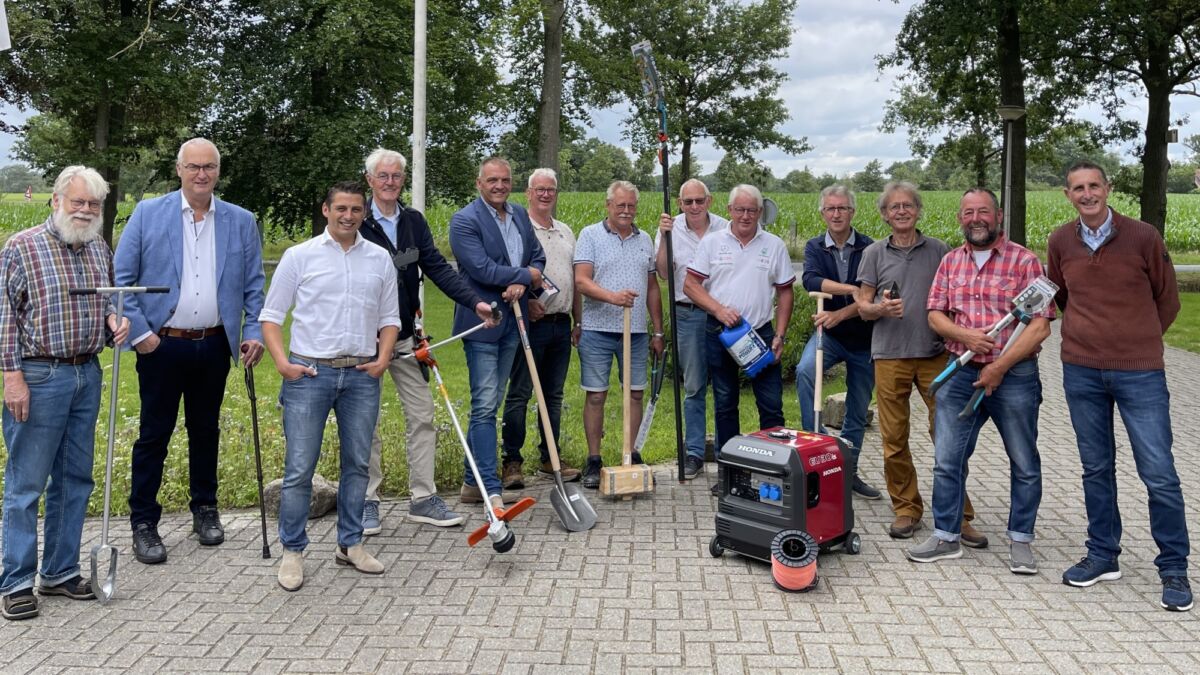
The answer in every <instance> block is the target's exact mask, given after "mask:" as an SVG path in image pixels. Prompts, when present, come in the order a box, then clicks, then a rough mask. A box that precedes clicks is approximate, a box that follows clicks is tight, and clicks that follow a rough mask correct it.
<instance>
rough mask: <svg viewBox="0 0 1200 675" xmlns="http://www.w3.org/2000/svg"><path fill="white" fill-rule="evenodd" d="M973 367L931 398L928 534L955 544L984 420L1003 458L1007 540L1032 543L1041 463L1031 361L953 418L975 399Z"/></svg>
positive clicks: (1038, 401)
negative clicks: (930, 523)
mask: <svg viewBox="0 0 1200 675" xmlns="http://www.w3.org/2000/svg"><path fill="white" fill-rule="evenodd" d="M979 370H980V369H979V367H977V366H974V365H972V364H969V363H968V364H967V365H966V366H963V367H962V368H961V369H959V371H958V372H957V373H955V374H954V375H953V376H952V377H951V378H950V380H949V381H948V382H946V384H944V385H942V388H941V389H938V392H937V414H936V416H935V417H934V425H933V426H934V432H933V459H934V465H933V527H934V530H933V534H934V535H935V536H937V537H938V538H939V539H943V540H945V541H958V539H959V537H960V536H961V534H962V522H963V513H964V508H965V502H966V497H967V488H966V485H967V474H968V470H967V462H968V460H970V459H971V455H972V454H974V453H975V442H976V441H977V440H978V439H979V430H980V429H982V428H983V424H984V422H987V421H988V419H989V418H990V419H991V420H992V422H993V423H995V425H996V429H997V430H998V431H999V432H1000V438H1001V439H1002V440H1003V441H1004V451H1005V452H1006V453H1008V469H1009V476H1010V477H1009V500H1010V504H1009V509H1008V538H1009V539H1011V540H1012V541H1016V542H1031V541H1033V526H1034V523H1035V522H1036V521H1037V512H1038V506H1039V505H1040V504H1041V503H1042V460H1041V456H1040V455H1039V454H1038V449H1037V436H1038V431H1037V424H1038V408H1039V407H1040V406H1041V405H1042V381H1041V379H1040V378H1039V377H1038V365H1037V359H1028V360H1025V361H1021V362H1019V363H1017V364H1016V365H1014V366H1013V367H1012V368H1010V369H1009V371H1008V372H1007V373H1005V374H1004V379H1003V380H1002V381H1001V382H1000V386H999V387H996V389H995V390H993V391H992V395H991V396H984V397H983V401H981V402H980V404H979V408H978V409H977V410H976V411H975V414H974V415H972V416H970V417H968V418H967V419H965V420H960V419H958V413H959V412H961V411H962V409H963V408H964V407H965V406H966V405H967V402H968V401H969V400H970V399H971V396H972V395H973V394H974V393H975V387H973V386H972V383H974V382H975V381H976V380H978V379H979Z"/></svg>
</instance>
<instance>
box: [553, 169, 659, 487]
mask: <svg viewBox="0 0 1200 675" xmlns="http://www.w3.org/2000/svg"><path fill="white" fill-rule="evenodd" d="M637 204H638V189H637V186H635V185H634V184H633V183H630V182H629V181H623V180H619V181H614V182H613V183H612V184H611V185H609V186H608V191H607V192H606V193H605V199H604V208H605V210H606V211H607V212H608V217H607V218H605V219H604V220H602V221H600V222H598V223H596V224H594V225H588V226H587V227H585V228H583V231H582V232H580V233H579V243H578V244H577V245H576V247H575V286H576V287H577V288H578V289H579V293H580V294H582V295H583V332H582V333H581V334H580V336H579V345H578V346H579V371H580V373H579V374H580V377H579V379H580V385H581V386H582V387H583V390H584V392H585V394H586V396H585V399H584V404H583V433H584V435H585V436H586V437H587V444H588V459H587V466H586V467H584V470H583V486H584V487H587V488H597V487H599V486H600V469H601V468H602V467H603V461H602V460H601V459H600V440H601V438H603V436H604V402H605V400H607V398H608V381H609V372H610V371H611V369H612V363H613V359H614V358H617V359H618V361H620V360H621V359H623V356H622V352H623V351H624V350H623V349H622V343H623V340H622V336H623V334H624V332H625V317H624V315H625V310H624V308H625V307H629V308H631V309H632V310H633V312H632V313H633V317H632V319H631V328H630V331H631V332H632V333H633V336H632V345H633V347H632V357H631V358H632V359H633V362H632V363H631V364H629V370H630V382H629V388H630V389H631V390H632V396H633V405H632V413H631V416H632V419H630V420H629V424H630V425H631V426H632V428H634V429H637V428H638V426H640V425H641V423H642V396H643V393H644V391H645V389H646V354H647V347H649V348H650V349H653V350H654V351H655V353H656V354H662V353H663V349H664V348H665V347H666V343H664V342H663V332H662V330H663V323H662V296H661V295H660V294H659V289H658V279H657V278H655V269H654V246H653V243H652V242H651V241H650V235H648V234H646V233H645V232H642V231H641V230H640V229H639V228H638V227H637V225H635V224H634V217H635V216H636V215H637ZM647 318H649V319H650V321H651V322H652V323H653V325H654V334H653V336H652V338H651V339H647V337H650V336H647V335H646V319H647ZM622 367H623V364H622ZM618 372H623V371H618ZM633 463H634V464H641V463H642V458H641V456H640V453H634V458H633Z"/></svg>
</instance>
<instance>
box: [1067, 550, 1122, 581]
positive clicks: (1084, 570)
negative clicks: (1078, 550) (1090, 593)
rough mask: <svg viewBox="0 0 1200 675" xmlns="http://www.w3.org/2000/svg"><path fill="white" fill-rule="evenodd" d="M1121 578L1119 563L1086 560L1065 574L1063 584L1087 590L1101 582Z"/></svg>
mask: <svg viewBox="0 0 1200 675" xmlns="http://www.w3.org/2000/svg"><path fill="white" fill-rule="evenodd" d="M1120 578H1121V567H1120V566H1119V565H1117V561H1115V560H1113V561H1107V560H1097V559H1095V558H1090V557H1087V558H1084V559H1083V560H1080V561H1079V562H1077V563H1075V566H1074V567H1072V568H1071V569H1069V570H1067V571H1066V572H1063V576H1062V580H1063V583H1064V584H1066V585H1068V586H1077V587H1079V588H1087V587H1088V586H1091V585H1093V584H1095V583H1097V582H1100V581H1116V580H1117V579H1120Z"/></svg>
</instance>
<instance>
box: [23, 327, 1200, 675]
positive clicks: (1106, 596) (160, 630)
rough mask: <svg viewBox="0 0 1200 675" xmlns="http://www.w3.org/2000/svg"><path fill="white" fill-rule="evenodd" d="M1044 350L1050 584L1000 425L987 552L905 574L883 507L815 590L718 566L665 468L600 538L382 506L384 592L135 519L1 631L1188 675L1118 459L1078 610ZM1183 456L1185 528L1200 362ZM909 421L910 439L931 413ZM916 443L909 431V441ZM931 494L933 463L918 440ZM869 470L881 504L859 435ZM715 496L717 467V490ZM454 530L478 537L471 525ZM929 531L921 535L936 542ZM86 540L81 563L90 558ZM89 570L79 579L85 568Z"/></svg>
mask: <svg viewBox="0 0 1200 675" xmlns="http://www.w3.org/2000/svg"><path fill="white" fill-rule="evenodd" d="M1057 357H1058V347H1057V335H1055V336H1052V337H1051V339H1050V341H1049V342H1048V348H1047V349H1046V351H1045V353H1044V354H1043V357H1042V381H1043V386H1044V396H1045V403H1044V404H1043V406H1042V409H1041V439H1040V448H1041V453H1042V466H1043V471H1044V497H1043V501H1042V507H1041V511H1040V513H1039V519H1038V528H1037V531H1038V540H1037V542H1036V551H1037V556H1038V559H1039V563H1040V566H1041V573H1040V574H1039V575H1037V576H1033V577H1019V576H1015V575H1013V574H1010V573H1009V571H1008V567H1007V541H1006V539H1005V537H1004V529H1005V527H1004V526H1005V521H1006V518H1007V508H1008V501H1009V500H1008V465H1007V461H1006V457H1005V455H1004V451H1003V448H1002V446H1001V445H1000V443H999V440H998V436H997V435H996V433H995V431H994V428H993V427H991V426H990V425H989V426H988V427H986V428H985V432H984V433H983V435H982V436H981V438H980V444H979V448H978V450H977V452H976V454H975V457H974V460H973V462H972V465H971V469H972V471H971V478H970V483H969V490H970V494H971V496H972V499H973V500H974V503H975V505H976V509H977V510H978V512H979V517H978V520H977V521H976V522H977V524H978V525H979V527H980V529H982V530H983V531H984V532H985V533H986V534H987V535H988V536H989V537H990V538H991V547H990V548H988V549H987V550H982V551H976V550H969V549H968V550H967V551H966V553H965V555H964V556H963V557H962V558H961V559H958V560H952V561H946V562H942V563H938V564H933V565H916V564H914V563H911V562H909V561H908V560H906V559H905V557H904V549H905V547H906V546H908V545H910V542H898V541H893V540H892V539H890V538H888V536H887V534H886V531H887V526H888V524H889V523H890V522H891V509H890V507H889V505H888V502H887V500H886V499H885V500H881V501H876V502H866V501H861V500H856V502H855V509H856V519H857V526H856V531H859V532H861V533H862V538H863V550H862V554H861V555H859V556H849V555H845V554H837V553H832V554H826V555H822V556H821V558H820V561H819V568H820V583H819V587H818V588H817V589H816V590H814V591H812V592H810V593H806V594H794V595H793V594H784V593H781V592H779V591H778V590H776V588H775V587H774V586H773V585H772V583H771V577H770V569H769V567H768V566H767V565H765V564H762V563H757V562H753V561H748V560H745V559H742V558H739V557H737V556H734V555H730V554H726V555H725V556H724V557H723V558H719V559H714V558H712V557H710V556H709V554H708V541H709V538H710V536H711V535H712V531H713V510H714V507H715V500H714V499H713V498H712V497H710V496H709V490H708V487H709V483H708V482H707V481H696V482H693V483H689V484H686V485H680V484H678V483H677V482H676V481H675V479H674V475H673V468H672V467H666V466H664V467H659V469H658V470H657V472H656V473H657V476H658V489H657V492H656V493H655V494H654V495H653V497H650V498H637V499H635V500H633V501H629V502H621V503H612V502H607V501H604V500H603V499H602V498H601V497H600V496H599V495H595V493H589V499H590V500H591V501H592V503H593V504H594V505H595V506H596V510H597V511H598V513H599V522H598V524H597V525H596V527H595V529H593V530H591V531H590V532H587V533H576V534H567V533H566V532H564V531H563V530H562V529H561V527H560V526H559V524H558V522H557V518H556V517H555V515H554V511H553V509H552V508H551V507H550V505H549V503H548V502H549V489H550V484H549V483H548V482H544V481H543V482H539V483H537V484H535V486H534V487H533V488H532V489H531V490H530V491H529V492H530V493H531V494H532V495H533V496H535V497H537V498H538V499H539V500H540V501H539V504H538V505H537V506H536V507H534V508H533V509H532V510H530V511H529V512H527V513H526V514H525V515H523V516H521V517H520V518H519V519H518V520H517V522H516V523H515V524H514V531H515V532H516V535H517V544H516V547H515V548H514V549H513V550H512V552H510V553H507V554H496V553H494V552H493V551H492V550H491V548H490V547H489V546H488V545H487V543H486V542H485V543H483V544H481V545H480V547H479V548H477V549H471V548H468V547H467V545H466V541H465V538H466V534H467V531H468V530H464V529H462V528H453V529H450V530H440V529H436V528H433V527H430V526H423V525H416V524H412V523H409V522H406V521H405V518H404V516H405V514H406V513H407V506H408V505H407V503H406V502H403V501H396V502H385V503H384V504H383V509H382V511H383V518H384V519H383V522H384V528H383V533H382V534H380V535H379V536H376V537H371V538H369V539H368V546H369V548H370V550H372V551H373V552H374V553H375V554H376V555H377V556H378V557H379V559H380V560H381V561H382V562H383V563H384V564H385V565H386V566H387V571H386V573H385V574H384V575H382V576H378V577H371V576H366V575H361V574H357V573H355V572H354V571H351V570H349V569H347V568H344V567H338V566H336V565H335V564H334V562H333V547H334V546H335V543H336V536H335V532H334V519H333V517H332V516H330V517H326V518H324V519H322V520H319V521H313V522H311V523H310V527H309V536H310V537H311V538H312V544H311V546H310V547H309V550H308V554H307V559H306V562H305V570H306V574H307V580H306V583H305V586H304V588H303V589H301V590H300V591H299V592H297V593H286V592H284V591H283V590H281V589H280V588H279V587H278V586H277V585H276V582H275V574H276V565H277V564H278V560H279V555H281V553H282V549H281V548H280V547H279V544H278V541H277V540H276V539H275V536H276V535H275V525H274V524H273V523H270V524H269V531H270V534H271V550H272V552H273V553H274V554H275V556H276V557H275V558H273V559H271V560H263V559H262V557H261V550H262V543H261V541H260V540H259V536H260V535H259V524H258V515H257V511H238V512H228V513H226V514H225V521H226V532H227V541H226V543H225V544H224V545H223V546H219V547H215V548H206V547H201V546H199V545H198V544H197V542H196V540H195V538H194V537H192V536H189V532H190V519H189V518H187V517H186V516H184V515H180V514H174V515H169V516H167V517H166V518H165V519H164V521H163V527H162V534H163V536H164V538H165V540H166V543H167V546H168V548H169V555H170V558H169V560H168V562H167V563H166V564H165V565H159V566H152V567H151V566H144V565H141V564H140V563H137V562H135V561H134V560H133V558H132V552H131V549H130V536H129V529H128V524H127V523H126V522H117V523H115V535H114V536H113V539H114V540H115V542H116V543H117V544H118V546H120V547H121V556H122V557H121V562H120V571H119V575H118V583H119V590H118V595H117V597H115V598H114V599H113V601H112V602H110V603H109V604H108V605H100V604H99V603H95V602H72V601H70V600H67V599H65V598H49V599H45V600H44V601H43V602H42V615H41V616H40V617H38V618H37V619H34V620H32V621H26V622H20V623H12V622H0V654H2V657H0V670H2V671H3V672H5V673H8V672H14V673H19V672H39V673H43V672H44V673H54V672H105V671H112V672H117V671H132V672H206V671H213V672H216V671H224V672H256V673H257V672H267V673H271V672H386V673H445V672H479V673H485V672H502V673H553V674H554V675H563V674H565V673H574V672H578V673H589V672H650V671H655V672H659V671H661V672H683V671H691V672H697V673H709V672H721V673H740V672H748V671H754V672H755V673H760V672H773V671H783V670H785V669H786V670H796V669H802V670H803V671H805V672H831V671H841V672H854V673H857V672H893V671H902V672H963V671H970V672H971V673H988V672H1002V673H1007V672H1039V673H1040V672H1055V673H1071V672H1088V673H1092V672H1120V673H1132V672H1152V673H1156V674H1157V673H1165V672H1197V671H1198V670H1200V639H1197V638H1198V637H1200V629H1198V628H1197V625H1198V624H1197V619H1200V610H1196V611H1193V612H1191V613H1185V614H1174V613H1168V612H1165V611H1163V610H1162V609H1160V608H1159V606H1158V599H1159V593H1160V589H1161V587H1160V585H1159V581H1158V577H1157V574H1156V572H1155V569H1154V565H1153V559H1154V556H1155V554H1156V549H1155V547H1154V544H1153V541H1152V540H1151V538H1150V533H1149V527H1148V520H1147V512H1146V498H1145V489H1144V487H1143V486H1142V485H1141V483H1140V481H1139V480H1138V479H1137V476H1136V473H1135V472H1134V470H1133V463H1132V460H1131V458H1130V454H1129V451H1128V443H1127V441H1125V439H1124V437H1123V436H1122V437H1121V440H1120V443H1119V451H1118V455H1119V460H1118V467H1119V472H1118V474H1119V482H1120V505H1121V510H1122V514H1123V518H1124V524H1125V536H1124V540H1123V544H1124V547H1125V548H1124V553H1123V555H1122V557H1121V569H1122V572H1123V573H1124V578H1122V579H1121V580H1119V581H1116V582H1110V583H1102V584H1099V585H1097V586H1094V587H1092V588H1090V589H1076V588H1070V587H1067V586H1064V585H1062V584H1061V582H1060V575H1061V573H1062V571H1063V570H1064V569H1065V568H1066V567H1068V566H1070V565H1071V564H1073V563H1074V562H1075V561H1076V560H1077V559H1078V558H1079V557H1081V556H1082V554H1083V540H1084V537H1085V529H1086V518H1085V514H1084V507H1083V497H1082V490H1081V487H1080V479H1079V475H1080V465H1079V458H1078V454H1077V452H1076V449H1075V443H1074V435H1073V433H1072V431H1071V427H1070V423H1069V418H1068V415H1067V410H1066V404H1065V402H1064V400H1063V394H1062V384H1061V367H1060V365H1059V362H1058V358H1057ZM1167 363H1168V365H1167V374H1168V381H1169V386H1170V389H1171V392H1172V394H1173V397H1172V398H1173V400H1172V414H1173V422H1174V431H1175V457H1176V466H1177V467H1178V469H1179V472H1180V474H1181V478H1182V481H1183V486H1184V492H1185V497H1186V499H1187V504H1188V515H1189V520H1191V521H1192V522H1195V521H1196V519H1197V505H1198V504H1200V493H1198V489H1197V487H1196V485H1197V481H1198V480H1200V457H1198V455H1197V449H1198V448H1200V414H1198V413H1200V407H1198V406H1197V405H1196V403H1195V401H1196V400H1197V399H1198V398H1200V355H1197V354H1190V353H1187V352H1183V351H1180V350H1175V349H1170V348H1168V350H1167ZM915 407H917V408H918V410H914V419H923V415H924V410H923V408H922V407H921V404H920V403H917V404H916V406H915ZM914 428H920V425H916V424H914ZM914 441H915V447H914V454H915V455H916V456H917V464H918V469H919V472H920V476H921V486H922V489H923V491H924V497H925V499H926V500H928V499H929V498H930V497H931V494H930V490H931V475H932V473H931V471H932V469H931V457H932V448H931V444H930V442H929V440H928V438H925V437H923V436H922V435H920V434H914ZM866 448H867V449H866V450H865V451H864V453H863V459H862V470H861V472H862V473H863V475H864V476H865V477H867V478H868V479H869V480H870V481H871V482H874V483H876V484H878V485H882V483H883V480H882V474H883V471H882V462H881V459H880V453H879V439H878V434H877V433H875V430H871V432H870V434H869V435H868V438H867V442H866ZM714 476H715V472H714V469H713V467H709V473H708V480H709V481H711V480H712V479H713V478H714ZM461 510H462V511H463V512H464V513H467V514H470V518H469V520H468V522H467V527H470V528H474V527H475V526H477V525H478V524H479V523H481V522H482V514H481V513H480V512H479V510H478V509H477V508H468V507H466V506H463V507H462V508H461ZM930 519H931V516H930V515H929V514H927V517H926V527H925V529H924V530H923V531H922V532H921V533H918V537H920V536H921V535H922V534H928V533H929V531H930V530H929V528H930V527H932V524H931V522H930ZM99 530H100V526H99V521H98V520H95V519H93V520H89V521H88V523H87V527H86V530H85V534H84V536H85V542H84V551H85V552H86V551H87V550H88V549H89V548H90V547H91V545H92V544H94V543H96V542H97V541H98V539H99ZM85 563H86V561H85Z"/></svg>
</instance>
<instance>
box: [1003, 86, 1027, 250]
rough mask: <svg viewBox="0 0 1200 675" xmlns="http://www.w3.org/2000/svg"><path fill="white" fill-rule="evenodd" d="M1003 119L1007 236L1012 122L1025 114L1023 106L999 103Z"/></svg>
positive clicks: (1006, 226)
mask: <svg viewBox="0 0 1200 675" xmlns="http://www.w3.org/2000/svg"><path fill="white" fill-rule="evenodd" d="M996 112H998V113H1000V119H1002V120H1004V206H1003V208H1004V237H1005V238H1006V239H1007V238H1008V236H1009V233H1008V225H1009V219H1010V218H1012V208H1011V207H1012V158H1013V148H1012V130H1013V123H1014V122H1016V121H1017V120H1019V119H1021V118H1022V117H1024V116H1025V108H1023V107H1021V106H1019V105H1001V106H1000V107H999V108H997V109H996Z"/></svg>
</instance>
